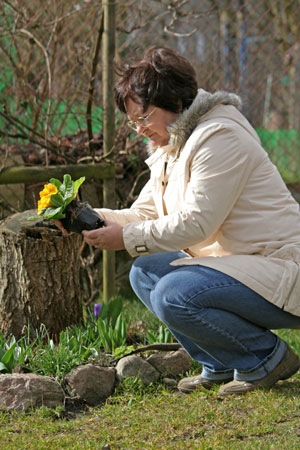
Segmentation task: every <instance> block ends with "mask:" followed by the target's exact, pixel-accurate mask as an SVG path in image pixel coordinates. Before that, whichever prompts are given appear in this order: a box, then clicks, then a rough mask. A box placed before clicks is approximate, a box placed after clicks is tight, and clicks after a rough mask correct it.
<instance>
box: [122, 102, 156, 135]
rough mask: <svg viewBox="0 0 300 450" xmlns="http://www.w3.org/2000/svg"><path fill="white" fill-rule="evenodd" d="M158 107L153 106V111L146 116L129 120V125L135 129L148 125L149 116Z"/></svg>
mask: <svg viewBox="0 0 300 450" xmlns="http://www.w3.org/2000/svg"><path fill="white" fill-rule="evenodd" d="M156 109H157V108H156V107H155V108H153V109H152V111H151V112H150V113H149V114H147V115H146V116H144V117H138V118H137V119H136V120H128V122H127V123H128V126H130V128H132V129H133V130H134V131H137V127H147V126H148V124H149V122H148V121H149V117H151V116H152V114H153V113H154V111H155V110H156Z"/></svg>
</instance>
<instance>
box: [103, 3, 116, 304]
mask: <svg viewBox="0 0 300 450" xmlns="http://www.w3.org/2000/svg"><path fill="white" fill-rule="evenodd" d="M103 12H104V33H103V39H102V86H103V136H104V142H103V154H104V155H109V159H110V160H111V162H112V161H113V155H112V149H113V145H114V134H115V113H114V111H115V107H114V95H113V87H114V54H115V1H114V0H103ZM103 207H105V208H111V209H114V207H115V180H114V179H110V180H104V181H103ZM114 294H115V252H112V251H107V250H104V251H103V301H104V302H107V301H108V300H109V299H110V298H111V297H113V296H114Z"/></svg>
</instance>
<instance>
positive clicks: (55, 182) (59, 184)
mask: <svg viewBox="0 0 300 450" xmlns="http://www.w3.org/2000/svg"><path fill="white" fill-rule="evenodd" d="M49 183H51V184H54V186H56V188H57V190H59V188H60V187H61V181H59V180H58V179H57V178H50V180H49Z"/></svg>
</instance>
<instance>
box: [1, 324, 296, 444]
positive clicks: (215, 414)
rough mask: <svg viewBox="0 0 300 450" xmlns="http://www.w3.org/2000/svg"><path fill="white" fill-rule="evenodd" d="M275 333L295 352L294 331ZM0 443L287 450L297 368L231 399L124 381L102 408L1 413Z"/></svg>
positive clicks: (293, 419) (292, 436)
mask: <svg viewBox="0 0 300 450" xmlns="http://www.w3.org/2000/svg"><path fill="white" fill-rule="evenodd" d="M279 334H280V335H281V336H282V337H284V338H285V339H286V340H287V341H288V342H289V344H290V345H291V346H292V347H293V349H294V350H295V351H297V352H298V354H300V333H299V331H296V330H284V331H280V332H279ZM194 370H195V369H194ZM0 448H1V449H15V448H17V449H62V448H67V449H103V450H105V449H111V450H116V449H128V450H138V449H139V450H150V449H151V450H152V449H153V450H160V449H161V450H181V449H195V450H196V449H197V450H199V449H203V450H204V449H205V450H209V449H228V450H229V449H230V450H233V449H239V450H240V449H243V450H244V449H255V450H256V449H278V450H288V449H293V450H294V449H297V448H300V373H299V375H296V376H295V377H293V378H291V379H289V380H286V381H282V382H279V383H277V384H276V385H275V386H274V387H273V388H272V389H271V390H270V391H264V390H260V391H256V392H252V393H249V394H247V395H245V396H241V397H232V398H227V397H226V398H218V396H217V389H216V390H214V391H207V390H205V389H202V390H200V391H198V392H195V393H193V394H190V395H185V394H181V393H179V392H178V391H176V390H171V389H167V388H166V387H164V385H163V384H162V383H157V384H156V385H152V386H148V387H143V385H142V384H141V383H140V382H139V381H137V380H130V379H129V380H126V381H125V382H124V383H122V384H120V385H119V386H118V387H117V389H116V391H115V393H114V395H113V396H112V397H110V398H109V399H107V401H106V403H105V404H104V405H102V406H101V407H98V408H87V409H86V410H85V411H82V412H79V413H77V414H75V413H72V414H71V413H66V412H65V411H63V410H61V409H58V410H56V411H54V410H50V409H46V408H41V409H39V410H37V411H32V412H29V413H6V412H2V413H0Z"/></svg>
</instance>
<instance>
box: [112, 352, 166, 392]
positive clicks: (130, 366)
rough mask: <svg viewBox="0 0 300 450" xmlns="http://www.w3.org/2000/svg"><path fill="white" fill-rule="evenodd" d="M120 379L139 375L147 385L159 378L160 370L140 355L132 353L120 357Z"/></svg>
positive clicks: (118, 373)
mask: <svg viewBox="0 0 300 450" xmlns="http://www.w3.org/2000/svg"><path fill="white" fill-rule="evenodd" d="M116 370H117V377H118V379H119V380H122V379H124V378H128V377H137V376H139V377H140V379H141V380H142V382H143V383H144V384H145V385H148V384H150V383H153V382H154V381H156V380H157V379H158V378H159V372H157V370H156V369H155V368H154V367H153V366H152V365H151V364H149V363H148V362H147V361H145V360H144V359H143V358H141V357H140V356H136V355H131V356H125V357H124V358H122V359H120V361H119V362H118V364H117V366H116Z"/></svg>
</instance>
